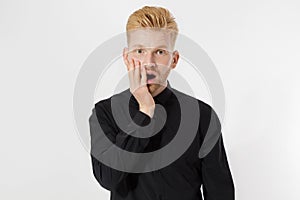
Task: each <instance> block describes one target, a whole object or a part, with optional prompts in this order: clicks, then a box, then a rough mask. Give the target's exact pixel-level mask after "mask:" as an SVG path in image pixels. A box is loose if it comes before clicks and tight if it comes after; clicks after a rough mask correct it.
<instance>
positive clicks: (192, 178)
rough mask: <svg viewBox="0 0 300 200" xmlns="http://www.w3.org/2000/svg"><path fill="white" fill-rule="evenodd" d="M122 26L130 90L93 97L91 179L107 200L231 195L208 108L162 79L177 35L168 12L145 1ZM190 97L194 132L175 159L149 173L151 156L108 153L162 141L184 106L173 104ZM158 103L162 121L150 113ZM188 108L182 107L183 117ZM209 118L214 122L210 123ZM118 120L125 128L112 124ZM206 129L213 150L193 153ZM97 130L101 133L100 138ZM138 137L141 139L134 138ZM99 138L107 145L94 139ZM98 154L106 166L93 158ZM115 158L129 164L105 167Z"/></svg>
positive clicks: (174, 57)
mask: <svg viewBox="0 0 300 200" xmlns="http://www.w3.org/2000/svg"><path fill="white" fill-rule="evenodd" d="M126 30H127V43H128V48H124V50H123V60H124V63H125V64H126V66H127V70H128V77H129V82H130V89H127V90H125V91H123V92H121V93H119V94H116V95H113V96H112V97H110V98H107V99H104V100H101V101H99V102H97V103H96V104H95V108H94V109H93V113H92V115H91V117H90V118H89V123H90V131H91V160H92V167H93V174H94V176H95V178H96V180H97V181H98V182H99V184H100V185H101V186H102V187H104V188H106V189H107V190H109V191H111V200H199V199H202V193H201V190H200V188H201V186H202V189H203V196H204V199H205V200H233V199H234V183H233V179H232V176H231V172H230V169H229V165H228V162H227V157H226V153H225V148H224V144H223V140H222V135H221V127H220V122H219V120H218V117H217V115H216V113H215V112H214V110H213V109H212V108H211V107H210V106H209V105H208V104H206V103H204V102H202V101H200V100H197V99H195V98H193V97H190V96H188V95H186V94H184V93H182V92H179V91H178V90H176V89H174V88H172V87H171V85H170V82H169V81H168V80H167V77H168V75H169V73H170V71H171V70H172V69H174V68H175V67H176V65H177V63H178V60H179V52H178V51H174V46H175V41H176V37H177V33H178V28H177V24H176V22H175V20H174V17H173V16H172V15H171V14H170V12H169V11H168V10H167V9H165V8H162V7H150V6H145V7H143V8H141V9H139V10H137V11H135V12H134V13H132V15H131V16H130V17H129V19H128V22H127V26H126ZM128 99H129V101H127V100H128ZM190 100H196V102H197V106H199V112H200V115H201V116H200V118H199V121H198V122H196V125H197V127H198V130H197V131H196V132H195V137H194V139H193V140H192V142H191V144H190V146H188V147H187V149H186V151H184V152H182V155H181V156H180V157H179V158H178V159H175V160H174V161H173V162H171V163H169V164H168V165H166V166H164V167H160V168H158V169H157V170H149V169H150V168H151V167H152V166H150V165H149V163H150V162H151V161H150V160H151V159H149V161H148V160H141V159H136V160H130V161H128V160H127V159H125V157H124V156H122V155H121V154H109V152H110V150H111V149H113V148H114V147H115V146H117V147H118V148H120V149H123V150H125V151H128V152H135V153H148V152H154V151H156V150H158V149H160V148H163V147H165V146H167V145H168V144H169V143H170V142H171V141H172V140H173V139H174V138H175V136H176V134H177V132H178V130H179V127H180V123H182V120H183V119H182V117H183V116H182V114H183V113H182V110H181V108H182V107H184V105H181V104H180V102H185V103H186V102H189V101H190ZM187 104H189V103H187ZM160 106H162V107H163V109H165V114H166V115H165V117H166V118H164V117H163V113H160V112H159V111H158V110H159V109H158V108H160ZM116 107H117V108H116ZM126 109H127V110H128V109H129V117H127V118H126V117H124V116H126ZM193 113H194V112H193V111H192V112H190V114H191V115H190V116H192V115H193ZM117 118H120V119H121V120H119V119H117ZM128 118H130V119H129V120H128ZM188 118H189V117H188ZM162 119H165V121H164V124H163V127H161V128H160V129H159V131H157V130H155V128H157V126H158V124H159V122H161V121H163V120H162ZM211 119H215V120H211ZM184 120H188V121H192V120H193V119H192V117H191V118H190V119H184ZM211 121H214V122H215V123H214V124H213V126H211V124H212V123H211ZM120 122H121V123H122V122H123V125H122V126H123V127H125V129H124V128H120V127H119V126H118V124H119V123H120ZM134 124H135V125H137V126H135V125H134ZM211 127H212V128H211ZM208 129H213V132H214V133H219V134H218V138H217V141H216V142H215V143H214V145H213V148H212V149H211V150H210V152H208V154H207V155H205V156H204V157H203V158H201V157H199V151H200V147H201V145H202V144H203V141H204V138H205V137H206V136H207V135H208V134H209V133H208V132H209V131H208ZM101 131H102V132H103V133H104V134H105V137H103V136H101V135H100V132H101ZM190 132H193V131H192V128H191V129H189V130H187V131H185V132H184V134H186V137H188V135H190V134H193V133H190ZM145 134H148V136H149V137H146V136H144V137H142V135H145ZM149 134H150V135H149ZM106 137H107V138H108V139H109V141H111V143H112V145H111V146H107V145H103V144H102V143H101V142H103V141H104V140H106ZM180 147H181V145H178V148H180ZM174 151H176V148H174ZM109 155H110V156H109ZM112 155H113V156H112ZM104 156H106V158H108V160H110V161H107V163H110V164H107V163H104V162H102V161H101V158H103V157H104ZM165 156H166V157H165V158H167V157H168V155H165ZM169 156H171V155H169ZM161 158H163V155H161ZM162 161H164V159H163V160H162ZM116 162H117V163H119V164H120V163H121V164H120V165H124V166H125V165H126V166H130V167H127V168H126V169H127V170H126V171H122V170H117V169H116V168H115V167H111V166H112V165H114V164H113V163H116ZM156 164H157V163H156ZM159 164H160V163H159ZM114 166H117V165H114ZM140 166H143V167H144V168H139V167H140ZM137 169H148V171H147V172H141V170H140V171H139V170H137ZM151 169H152V168H151ZM134 170H136V171H138V172H134Z"/></svg>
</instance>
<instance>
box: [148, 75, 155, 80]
mask: <svg viewBox="0 0 300 200" xmlns="http://www.w3.org/2000/svg"><path fill="white" fill-rule="evenodd" d="M154 78H155V75H153V74H147V80H150V79H154Z"/></svg>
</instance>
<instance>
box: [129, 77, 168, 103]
mask: <svg viewBox="0 0 300 200" xmlns="http://www.w3.org/2000/svg"><path fill="white" fill-rule="evenodd" d="M171 90H172V87H171V85H170V82H169V80H167V86H166V87H165V88H164V89H163V91H161V92H160V93H159V94H158V95H156V96H155V97H153V99H154V101H155V103H161V104H165V103H166V102H167V101H168V99H169V97H170V96H171V94H172V91H171ZM130 100H131V101H133V102H134V103H135V104H138V102H137V100H136V99H135V97H134V96H133V95H131V98H130Z"/></svg>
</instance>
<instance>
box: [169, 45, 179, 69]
mask: <svg viewBox="0 0 300 200" xmlns="http://www.w3.org/2000/svg"><path fill="white" fill-rule="evenodd" d="M178 60H179V52H178V51H177V50H175V51H174V52H173V54H172V61H171V68H172V69H174V68H175V67H176V65H177V63H178Z"/></svg>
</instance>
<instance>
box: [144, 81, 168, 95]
mask: <svg viewBox="0 0 300 200" xmlns="http://www.w3.org/2000/svg"><path fill="white" fill-rule="evenodd" d="M166 87H167V81H165V82H164V83H163V84H151V85H149V86H148V89H149V92H150V93H151V95H152V97H155V96H157V95H158V94H160V93H161V92H162V91H163V90H164V89H165V88H166Z"/></svg>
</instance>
